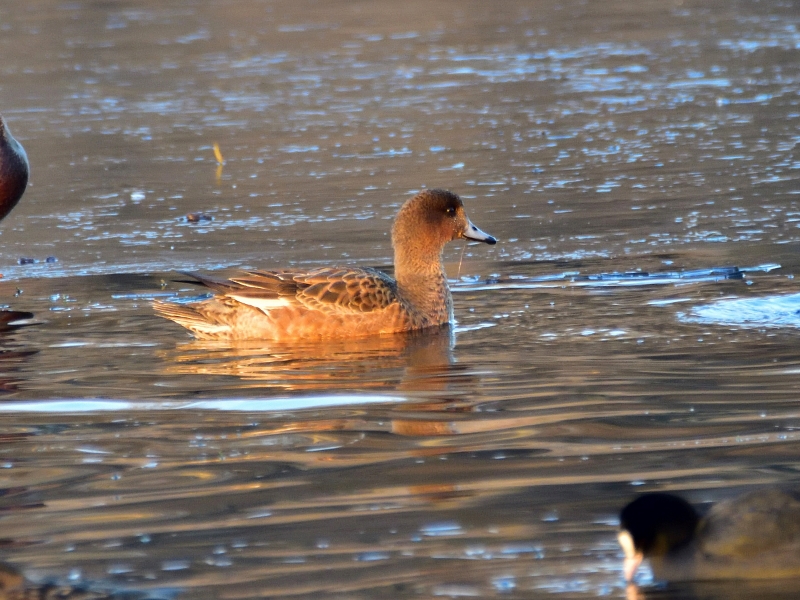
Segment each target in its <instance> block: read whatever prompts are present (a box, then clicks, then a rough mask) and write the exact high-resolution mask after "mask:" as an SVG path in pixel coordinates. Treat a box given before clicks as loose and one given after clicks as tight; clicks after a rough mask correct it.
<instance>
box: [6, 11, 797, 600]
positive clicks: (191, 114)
mask: <svg viewBox="0 0 800 600" xmlns="http://www.w3.org/2000/svg"><path fill="white" fill-rule="evenodd" d="M0 29H2V32H3V35H2V36H0V56H3V65H2V69H3V75H2V78H0V92H2V94H0V96H1V97H2V102H3V105H2V106H0V111H2V114H3V116H4V117H5V118H6V119H7V120H8V122H9V123H10V124H11V127H12V129H13V131H14V134H15V136H16V137H17V138H18V139H19V140H20V141H21V142H22V143H23V144H24V145H25V148H26V150H27V152H28V156H29V158H30V160H31V163H32V178H31V185H30V186H29V188H28V190H27V192H26V194H25V196H24V198H23V199H22V201H21V203H20V204H19V205H18V206H17V207H16V208H15V209H14V211H13V212H12V213H11V215H9V216H8V217H7V218H6V219H5V220H4V221H3V225H2V227H3V229H2V244H0V265H2V266H1V267H0V271H2V273H3V274H4V277H3V279H2V280H0V297H2V299H3V300H2V301H3V302H4V303H5V304H6V305H7V306H8V307H9V308H11V309H14V310H19V311H30V313H32V314H33V317H32V318H31V319H27V320H25V321H23V322H22V323H21V324H19V323H18V324H12V325H11V326H8V324H6V323H3V330H2V331H0V414H1V415H2V417H0V418H1V419H2V421H1V422H2V426H0V561H2V562H3V563H4V564H5V566H3V567H2V569H0V598H8V599H9V600H10V599H17V598H39V597H41V598H52V597H58V598H75V599H77V598H143V599H144V598H148V599H154V600H155V599H173V598H199V599H204V598H209V599H210V598H220V599H222V598H225V599H234V598H236V599H238V598H268V597H272V598H278V597H280V598H284V597H292V598H294V597H297V598H319V597H326V598H342V599H345V598H346V599H348V600H349V599H354V598H375V597H379V596H391V597H396V598H432V597H445V598H461V597H480V598H509V599H514V598H544V597H558V598H564V599H572V598H576V599H577V598H588V597H597V596H602V597H612V598H626V599H632V598H636V599H645V598H646V599H649V600H652V599H671V600H674V599H678V598H681V599H682V598H703V599H712V598H719V599H722V598H725V599H728V598H745V597H746V598H761V597H770V598H784V597H785V598H791V597H793V595H795V589H794V588H795V587H796V586H795V585H793V582H775V581H766V582H759V583H754V582H748V583H741V582H737V583H736V584H735V585H734V584H730V583H725V582H705V583H684V584H669V585H663V584H660V583H657V582H654V581H653V578H652V576H651V574H650V572H649V570H648V569H647V568H643V569H642V570H641V571H640V573H639V574H638V576H637V579H636V584H635V585H626V584H625V581H624V578H623V574H622V552H621V550H620V548H619V546H618V544H617V541H616V533H617V528H618V514H619V510H620V508H621V507H622V506H623V505H624V504H625V503H626V502H628V501H629V500H630V499H632V498H633V497H635V496H636V495H637V494H638V493H640V492H644V491H673V492H677V493H680V494H681V495H683V496H685V497H686V498H687V499H688V500H690V501H691V502H692V503H693V504H695V505H697V506H700V507H701V508H707V506H708V505H709V504H710V503H716V502H719V501H722V500H724V499H727V498H731V497H734V496H736V495H737V494H739V493H741V492H742V491H745V490H749V489H752V488H759V487H762V486H766V485H772V484H790V485H791V484H795V485H796V481H797V471H798V467H799V466H800V461H799V460H798V456H800V438H799V437H798V436H800V410H798V407H797V390H798V387H799V386H800V359H798V352H797V348H798V345H797V327H798V325H800V322H798V316H797V315H798V314H800V295H798V286H797V284H796V282H795V280H794V275H795V273H797V272H798V268H799V267H800V261H798V259H797V256H798V250H800V231H799V230H798V223H800V217H799V216H800V206H798V193H797V189H796V188H797V186H796V182H797V173H798V168H800V163H799V162H798V153H797V148H798V143H800V134H798V131H800V130H799V129H798V127H797V122H798V119H800V111H799V110H798V97H797V89H798V82H799V81H800V60H798V48H800V16H799V15H798V14H797V11H796V10H795V9H794V6H793V5H792V4H791V3H786V4H782V3H772V4H769V5H764V4H763V3H759V2H737V3H732V4H719V3H714V2H707V1H705V0H698V1H696V2H680V3H674V2H673V3H663V2H654V1H652V2H651V1H645V2H636V3H633V2H628V1H624V0H613V1H610V2H604V3H588V4H587V3H583V2H578V1H572V0H567V1H565V2H557V3H530V2H519V1H508V2H503V3H500V4H492V5H489V4H486V3H480V2H466V3H465V2H449V1H445V2H438V3H421V2H408V3H404V4H402V5H400V4H396V3H395V4H389V3H387V2H373V3H366V4H365V3H350V2H340V1H338V0H335V1H330V2H325V3H314V2H305V1H301V2H292V3H289V2H284V1H282V0H278V1H277V2H271V3H263V2H256V1H252V2H251V1H243V2H192V3H189V2H173V3H167V4H164V3H157V2H152V1H151V0H131V1H128V2H125V3H122V4H118V3H110V4H103V5H100V4H97V3H91V2H85V1H83V0H78V1H75V2H69V3H57V2H53V1H52V0H32V1H30V2H26V3H16V4H9V5H8V6H5V7H3V8H0ZM424 187H427V188H433V187H447V188H450V189H452V190H453V191H455V192H457V193H459V194H460V195H461V196H462V198H463V199H464V203H465V206H466V207H467V210H468V212H469V214H470V217H471V218H472V219H473V221H474V222H475V223H476V224H478V225H479V226H480V227H481V228H484V229H485V230H486V231H488V232H491V233H492V234H493V235H496V236H497V237H498V240H499V242H498V244H497V245H496V246H491V247H488V246H485V245H465V244H463V243H458V244H451V245H450V246H448V247H447V249H446V250H445V254H444V260H445V267H446V270H447V272H448V274H449V276H450V279H451V287H452V289H453V296H454V303H455V315H456V320H457V324H456V325H455V327H453V328H452V329H446V330H443V331H437V332H424V333H420V334H413V335H397V336H390V337H377V338H365V339H359V340H350V341H341V342H327V343H292V344H267V343H261V342H256V343H253V342H247V343H235V344H231V343H220V342H207V341H199V340H195V339H193V338H192V337H191V336H189V335H188V334H187V333H186V332H185V331H184V330H183V329H181V328H180V327H179V326H177V325H175V324H174V323H171V322H168V321H166V320H163V319H161V318H159V317H157V316H156V315H155V314H154V311H153V308H152V303H153V301H154V300H156V299H158V300H171V301H178V302H187V301H191V300H193V299H200V298H202V297H204V294H205V290H203V289H201V288H197V287H196V286H191V285H189V284H187V283H186V282H185V281H182V279H183V277H182V276H181V275H180V274H179V271H183V270H200V271H202V272H210V271H217V270H220V273H221V274H231V273H233V272H235V271H236V270H237V269H242V268H264V269H269V268H278V267H290V268H301V267H303V266H308V267H318V266H323V265H329V264H347V265H357V266H378V267H381V268H386V269H388V270H389V271H391V267H390V265H391V257H392V251H391V246H390V239H389V230H390V227H391V222H392V219H393V217H394V215H395V213H396V212H397V209H398V207H399V206H400V204H401V203H402V202H403V201H404V200H406V199H407V198H408V197H410V196H411V195H413V193H415V192H416V191H417V190H419V189H422V188H424Z"/></svg>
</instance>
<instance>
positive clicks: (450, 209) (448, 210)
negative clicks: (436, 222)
mask: <svg viewBox="0 0 800 600" xmlns="http://www.w3.org/2000/svg"><path fill="white" fill-rule="evenodd" d="M444 212H445V213H447V216H448V217H454V216H456V209H455V208H453V207H452V206H448V207H447V208H446V209H445V211H444Z"/></svg>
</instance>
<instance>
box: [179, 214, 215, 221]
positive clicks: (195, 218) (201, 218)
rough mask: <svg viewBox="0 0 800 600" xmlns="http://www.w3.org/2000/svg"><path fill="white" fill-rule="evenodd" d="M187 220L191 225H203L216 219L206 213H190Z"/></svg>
mask: <svg viewBox="0 0 800 600" xmlns="http://www.w3.org/2000/svg"><path fill="white" fill-rule="evenodd" d="M186 220H187V221H188V222H189V223H201V222H203V221H213V220H214V217H212V216H211V215H207V214H205V213H189V214H188V215H186Z"/></svg>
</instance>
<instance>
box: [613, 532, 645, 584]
mask: <svg viewBox="0 0 800 600" xmlns="http://www.w3.org/2000/svg"><path fill="white" fill-rule="evenodd" d="M617 541H619V545H620V546H621V547H622V552H623V553H624V554H625V560H624V561H623V562H622V572H623V573H624V574H625V581H626V582H628V583H631V582H632V581H633V578H634V577H635V576H636V571H638V570H639V565H641V564H642V561H643V560H644V555H643V554H642V553H641V552H640V551H638V550H636V547H635V546H634V543H633V537H631V534H630V533H628V532H627V531H624V530H623V531H620V532H619V534H617Z"/></svg>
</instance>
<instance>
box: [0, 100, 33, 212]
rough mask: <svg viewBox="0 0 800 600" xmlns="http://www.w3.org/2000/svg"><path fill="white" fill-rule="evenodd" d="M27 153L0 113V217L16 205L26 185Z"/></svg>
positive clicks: (27, 174) (27, 173) (28, 168)
mask: <svg viewBox="0 0 800 600" xmlns="http://www.w3.org/2000/svg"><path fill="white" fill-rule="evenodd" d="M29 174H30V166H29V164H28V155H27V154H25V148H23V147H22V144H20V143H19V142H18V141H17V140H15V139H14V136H13V135H11V132H10V131H9V130H8V125H6V122H5V121H4V120H3V117H2V115H0V219H4V218H5V217H6V215H8V213H10V212H11V209H12V208H14V207H15V206H16V205H17V202H19V199H20V198H22V194H23V193H25V188H26V187H27V186H28V176H29Z"/></svg>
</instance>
